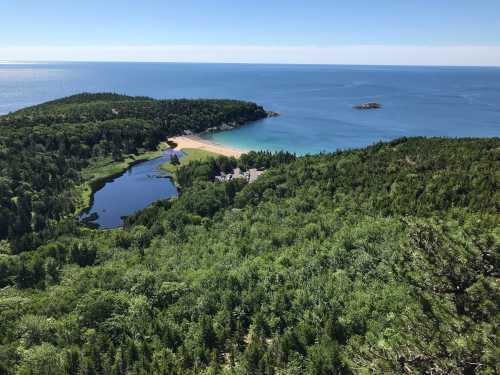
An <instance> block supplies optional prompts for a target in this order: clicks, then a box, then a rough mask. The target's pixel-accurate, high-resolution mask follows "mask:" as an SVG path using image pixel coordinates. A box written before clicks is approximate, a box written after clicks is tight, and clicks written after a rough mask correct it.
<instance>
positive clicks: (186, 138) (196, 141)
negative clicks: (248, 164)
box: [168, 135, 248, 158]
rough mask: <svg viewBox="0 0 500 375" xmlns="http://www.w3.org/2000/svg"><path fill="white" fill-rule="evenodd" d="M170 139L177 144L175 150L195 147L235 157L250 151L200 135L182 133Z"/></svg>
mask: <svg viewBox="0 0 500 375" xmlns="http://www.w3.org/2000/svg"><path fill="white" fill-rule="evenodd" d="M168 141H172V142H175V143H176V144H177V146H175V148H174V150H177V151H181V150H182V149H185V148H194V149H198V150H204V151H208V152H212V153H214V154H218V155H223V156H232V157H235V158H239V157H240V156H241V155H243V154H245V153H247V152H248V151H245V150H240V149H237V148H232V147H228V146H222V145H220V144H217V143H214V142H211V141H209V140H206V139H203V138H201V137H200V136H198V135H180V136H177V137H172V138H169V139H168Z"/></svg>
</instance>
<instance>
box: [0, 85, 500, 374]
mask: <svg viewBox="0 0 500 375" xmlns="http://www.w3.org/2000/svg"><path fill="white" fill-rule="evenodd" d="M112 116H117V117H120V116H123V117H121V118H112ZM263 116H265V112H264V111H263V110H262V109H261V108H260V107H258V106H255V105H253V104H250V103H241V102H232V101H155V100H152V99H147V98H128V97H120V96H115V95H103V96H99V95H83V96H77V97H73V98H68V99H63V100H60V101H55V102H52V103H48V104H45V105H41V106H38V107H34V108H31V109H26V110H23V111H20V112H17V113H14V114H11V115H9V116H6V117H3V118H1V119H0V122H1V125H0V126H1V127H0V145H1V146H0V147H1V148H0V150H1V151H0V163H1V167H2V175H1V183H0V191H1V195H0V199H1V209H2V211H1V215H2V216H1V217H2V220H3V221H2V223H1V224H0V228H2V230H3V232H2V233H1V235H2V238H3V240H2V242H0V251H1V253H2V254H1V255H0V287H1V288H2V289H0V374H219V373H221V374H277V375H278V374H380V373H394V374H496V373H498V372H499V371H500V360H499V358H500V343H499V339H498V337H499V324H500V314H499V303H500V282H499V281H500V280H499V239H500V216H499V210H500V193H499V192H500V189H499V185H500V173H499V171H500V139H498V138H490V139H447V138H402V139H398V140H395V141H393V142H388V143H378V144H375V145H372V146H370V147H367V148H364V149H359V150H348V151H339V152H336V153H332V154H320V155H310V156H304V157H295V156H294V155H290V154H288V153H268V152H251V153H249V154H247V155H244V156H243V157H241V158H240V159H238V160H236V159H232V158H226V157H218V158H213V159H209V160H206V161H200V162H193V163H190V164H187V165H180V166H179V167H178V169H177V172H176V173H177V176H176V179H177V182H178V184H179V185H180V187H181V195H180V196H179V198H177V199H174V200H168V201H159V202H156V203H155V204H153V205H151V206H150V207H148V208H146V209H145V210H143V211H141V212H139V213H137V214H135V215H132V216H130V217H129V218H127V220H126V222H125V226H124V228H121V229H115V230H111V231H99V230H93V229H88V228H86V227H84V226H82V225H80V224H78V222H77V221H76V220H75V218H74V215H73V216H72V215H71V213H72V212H73V209H74V207H72V205H74V204H75V203H74V202H75V201H74V199H75V198H74V193H73V191H74V189H75V188H76V186H79V184H81V183H82V179H83V177H82V176H84V171H85V170H86V168H90V167H92V166H93V165H95V164H96V163H98V162H99V160H101V158H111V159H116V161H117V162H119V159H120V158H122V157H124V155H129V154H134V153H141V152H145V151H151V150H154V149H156V147H157V146H158V142H160V141H161V140H162V139H164V138H165V137H166V136H168V135H173V134H176V133H179V132H180V131H182V130H184V129H189V130H194V131H199V130H202V129H201V128H200V126H207V127H208V126H217V125H219V124H221V123H224V122H232V121H236V122H239V123H244V122H246V121H251V120H254V119H258V118H262V117H263ZM110 117H111V118H110ZM207 122H210V124H208V123H207ZM202 124H203V125H202ZM111 161H112V160H111ZM235 166H239V167H241V168H243V169H245V168H251V167H257V168H260V169H266V172H265V173H264V174H263V175H262V176H261V177H260V178H259V179H258V180H256V181H255V182H253V183H251V184H247V183H246V182H244V181H243V180H233V181H230V182H226V183H220V182H214V176H215V175H217V174H219V173H220V172H221V171H225V170H229V169H231V168H234V167H235ZM39 218H41V219H39ZM38 222H41V223H44V224H37V223H38Z"/></svg>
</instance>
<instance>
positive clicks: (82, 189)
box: [75, 142, 168, 214]
mask: <svg viewBox="0 0 500 375" xmlns="http://www.w3.org/2000/svg"><path fill="white" fill-rule="evenodd" d="M167 148H168V145H167V144H166V143H163V142H162V143H160V145H159V146H158V149H157V150H155V151H148V152H145V153H142V154H140V155H127V156H125V157H124V159H123V160H122V161H118V162H116V161H113V159H112V158H111V157H106V158H102V159H99V160H98V161H96V162H95V163H93V164H92V165H91V166H89V167H87V168H86V169H84V170H83V171H82V177H83V179H84V181H85V183H83V184H82V185H80V186H78V187H77V188H76V195H77V202H78V204H77V206H76V210H75V211H76V213H77V214H78V213H80V212H81V211H82V210H83V209H85V208H87V207H89V206H90V200H91V197H92V193H93V191H94V190H96V187H99V186H100V185H101V184H102V183H103V182H105V181H106V180H108V179H111V178H113V177H114V176H118V175H120V174H122V173H123V172H124V171H126V170H127V168H129V167H130V166H132V165H134V164H137V163H138V162H140V161H145V160H151V159H154V158H157V157H159V156H161V153H162V152H163V151H164V150H166V149H167Z"/></svg>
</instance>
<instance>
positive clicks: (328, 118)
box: [0, 63, 500, 154]
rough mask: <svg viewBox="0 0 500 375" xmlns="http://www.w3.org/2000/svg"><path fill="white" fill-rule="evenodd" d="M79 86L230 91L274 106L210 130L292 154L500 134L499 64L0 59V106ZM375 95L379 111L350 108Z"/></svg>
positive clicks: (180, 92)
mask: <svg viewBox="0 0 500 375" xmlns="http://www.w3.org/2000/svg"><path fill="white" fill-rule="evenodd" d="M82 91H115V92H119V93H125V94H130V95H148V96H152V97H155V98H179V97H186V98H200V97H204V98H208V97H210V98H235V99H244V100H251V101H255V102H257V103H259V104H261V105H263V106H264V107H265V108H266V109H269V110H273V111H277V112H280V113H281V116H280V117H278V118H272V119H267V120H264V121H260V122H258V123H254V124H250V125H248V126H245V127H243V128H240V129H237V130H234V131H229V132H223V133H216V134H211V135H208V136H207V138H210V139H212V140H214V141H215V142H218V143H221V144H227V145H230V146H233V147H240V148H243V149H271V150H278V149H286V150H289V151H293V152H297V153H299V154H304V153H315V152H320V151H334V150H336V149H338V148H352V147H362V146H366V145H368V144H371V143H374V142H377V141H379V140H390V139H393V138H397V137H401V136H412V135H425V136H450V137H487V136H488V137H489V136H500V69H499V68H451V67H370V66H313V65H241V64H171V63H64V64H35V65H0V113H6V112H9V111H13V110H15V109H19V108H21V107H24V106H27V105H32V104H36V103H40V102H42V101H45V100H49V99H54V98H57V97H61V96H65V95H70V94H74V93H78V92H82ZM368 101H377V102H380V103H382V104H383V105H384V108H383V109H381V110H373V111H357V110H354V109H352V106H353V105H355V104H359V103H363V102H368Z"/></svg>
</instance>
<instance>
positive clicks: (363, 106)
mask: <svg viewBox="0 0 500 375" xmlns="http://www.w3.org/2000/svg"><path fill="white" fill-rule="evenodd" d="M353 108H354V109H379V108H382V104H379V103H363V104H358V105H355V106H354V107H353Z"/></svg>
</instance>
